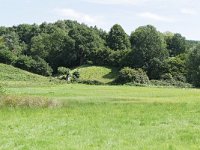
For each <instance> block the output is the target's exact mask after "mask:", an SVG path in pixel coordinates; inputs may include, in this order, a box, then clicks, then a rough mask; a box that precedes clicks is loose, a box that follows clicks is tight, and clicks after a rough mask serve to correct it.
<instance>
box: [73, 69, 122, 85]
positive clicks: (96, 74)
mask: <svg viewBox="0 0 200 150" xmlns="http://www.w3.org/2000/svg"><path fill="white" fill-rule="evenodd" d="M74 70H78V71H79V72H80V79H81V80H96V81H99V82H102V83H110V82H112V81H113V80H114V79H115V78H116V77H117V75H118V70H117V68H111V67H101V66H81V67H78V68H76V69H74ZM74 70H73V71H74Z"/></svg>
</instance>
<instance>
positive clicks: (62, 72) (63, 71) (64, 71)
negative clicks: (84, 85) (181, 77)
mask: <svg viewBox="0 0 200 150" xmlns="http://www.w3.org/2000/svg"><path fill="white" fill-rule="evenodd" d="M58 74H59V75H69V74H70V69H69V68H66V67H58Z"/></svg>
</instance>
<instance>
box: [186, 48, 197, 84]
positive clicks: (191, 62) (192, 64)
mask: <svg viewBox="0 0 200 150" xmlns="http://www.w3.org/2000/svg"><path fill="white" fill-rule="evenodd" d="M187 67H188V74H187V77H188V80H189V81H190V82H191V83H192V84H194V85H195V86H196V87H200V45H198V46H197V47H195V48H194V50H193V51H192V52H191V53H190V55H189V58H188V62H187Z"/></svg>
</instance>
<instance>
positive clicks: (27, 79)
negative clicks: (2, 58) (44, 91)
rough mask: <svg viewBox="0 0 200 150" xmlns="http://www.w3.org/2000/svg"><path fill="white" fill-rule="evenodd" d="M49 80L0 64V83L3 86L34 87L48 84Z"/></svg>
mask: <svg viewBox="0 0 200 150" xmlns="http://www.w3.org/2000/svg"><path fill="white" fill-rule="evenodd" d="M48 82H49V78H46V77H43V76H40V75H37V74H33V73H30V72H27V71H24V70H21V69H18V68H15V67H13V66H10V65H6V64H2V63H0V83H1V84H3V86H17V87H18V86H32V85H34V84H36V86H37V85H38V83H40V84H42V83H45V84H46V83H48Z"/></svg>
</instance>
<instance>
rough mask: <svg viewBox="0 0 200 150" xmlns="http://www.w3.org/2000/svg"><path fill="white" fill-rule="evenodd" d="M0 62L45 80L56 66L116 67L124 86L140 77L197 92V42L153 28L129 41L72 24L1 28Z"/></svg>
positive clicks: (117, 31)
mask: <svg viewBox="0 0 200 150" xmlns="http://www.w3.org/2000/svg"><path fill="white" fill-rule="evenodd" d="M0 62H2V63H6V64H12V65H14V66H16V67H19V68H22V69H24V70H28V71H30V72H34V73H37V74H41V75H45V76H49V75H52V73H54V74H55V73H57V71H58V70H57V69H58V67H60V66H64V67H67V68H71V67H75V66H80V65H83V64H94V65H102V66H115V67H118V68H122V71H121V73H122V74H121V77H123V81H126V80H128V81H130V80H131V79H132V80H133V81H134V79H135V78H136V77H135V74H137V72H138V73H139V76H140V75H142V76H144V77H145V81H146V80H147V79H146V77H148V78H149V79H150V80H173V81H180V82H190V83H192V84H194V85H195V86H197V87H199V86H200V46H199V42H197V41H188V40H186V39H185V37H183V36H182V35H181V34H178V33H175V34H174V33H170V32H167V33H161V32H159V31H157V29H156V28H155V27H153V26H151V25H147V26H142V27H139V28H137V29H136V30H135V31H133V32H132V33H131V35H130V36H129V35H127V34H126V33H125V31H124V29H123V28H122V27H121V26H120V25H118V24H116V25H114V26H113V27H112V28H111V30H110V31H109V32H108V33H107V32H106V31H103V30H102V29H99V28H97V27H88V26H87V25H85V24H79V23H78V22H76V21H70V20H65V21H57V22H55V23H42V24H41V25H36V24H33V25H29V24H21V25H18V26H13V27H0ZM124 67H125V68H124ZM127 67H129V68H127ZM126 73H127V75H125V74H126ZM131 74H133V76H134V77H130V76H131ZM144 74H147V76H146V75H144ZM126 76H127V77H128V79H125V78H124V77H126ZM119 77H120V75H119ZM117 80H118V81H120V78H119V79H117ZM121 81H122V80H121ZM142 81H143V80H142Z"/></svg>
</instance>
